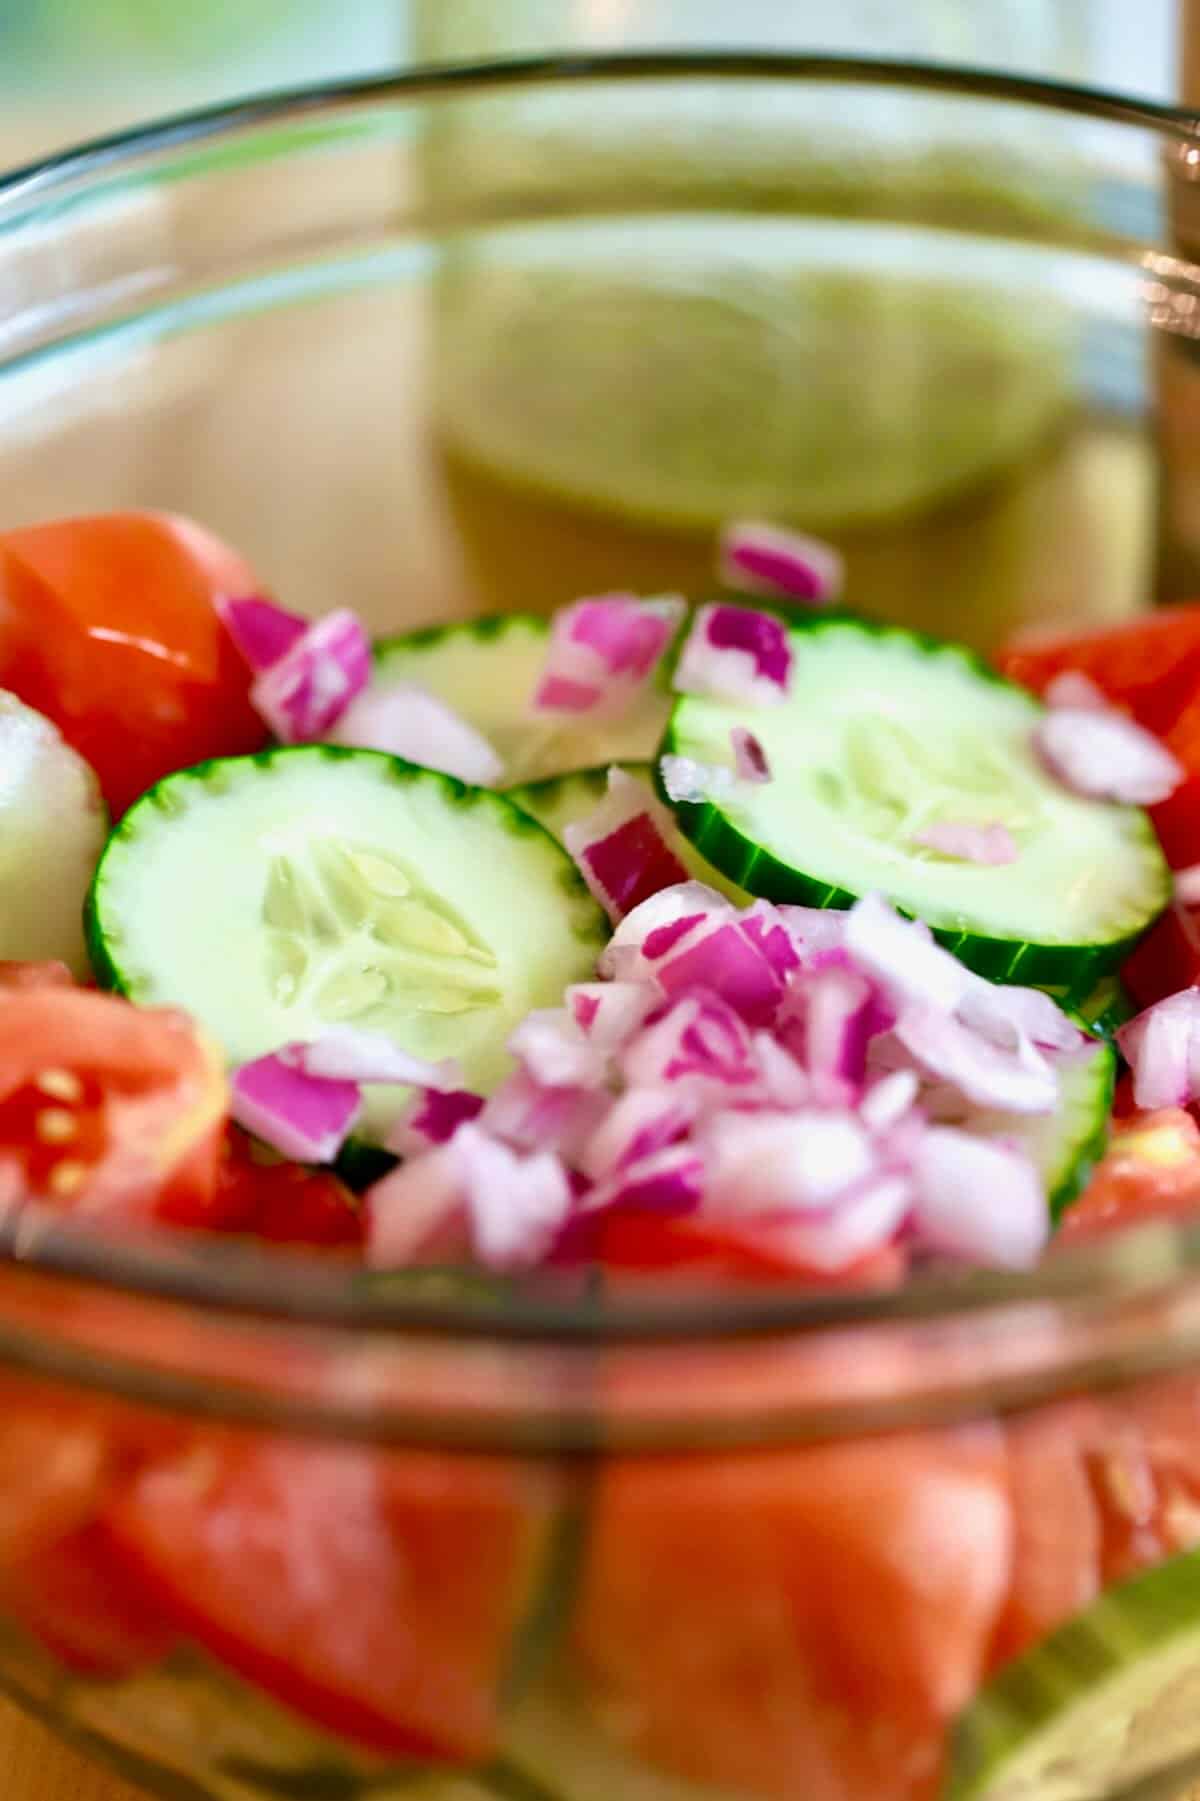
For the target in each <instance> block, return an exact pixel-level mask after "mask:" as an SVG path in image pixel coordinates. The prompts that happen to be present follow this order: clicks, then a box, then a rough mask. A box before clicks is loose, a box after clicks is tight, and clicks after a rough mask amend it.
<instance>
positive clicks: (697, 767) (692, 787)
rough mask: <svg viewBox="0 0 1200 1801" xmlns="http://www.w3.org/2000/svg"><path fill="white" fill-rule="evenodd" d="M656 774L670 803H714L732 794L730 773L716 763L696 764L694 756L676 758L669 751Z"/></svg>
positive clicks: (660, 761)
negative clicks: (720, 797)
mask: <svg viewBox="0 0 1200 1801" xmlns="http://www.w3.org/2000/svg"><path fill="white" fill-rule="evenodd" d="M658 771H659V774H660V775H661V777H662V785H663V787H664V788H665V789H666V791H667V797H668V799H669V800H672V801H674V802H675V804H676V805H678V804H679V803H680V802H681V801H688V802H697V801H706V800H714V799H716V798H717V797H718V796H719V795H722V794H731V793H732V792H733V779H734V777H733V770H732V769H726V768H724V767H722V765H721V764H719V763H698V762H697V761H696V759H695V758H694V757H677V756H675V755H674V754H672V753H671V752H668V753H667V755H666V756H665V757H660V758H659V760H658Z"/></svg>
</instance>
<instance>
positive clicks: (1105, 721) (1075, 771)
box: [1033, 707, 1184, 807]
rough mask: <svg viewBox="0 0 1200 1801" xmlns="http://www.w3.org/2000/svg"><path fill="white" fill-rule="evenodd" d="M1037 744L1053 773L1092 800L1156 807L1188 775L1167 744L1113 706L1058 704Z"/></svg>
mask: <svg viewBox="0 0 1200 1801" xmlns="http://www.w3.org/2000/svg"><path fill="white" fill-rule="evenodd" d="M1033 743H1034V748H1035V750H1036V751H1037V753H1038V756H1039V757H1040V758H1041V760H1042V763H1043V764H1044V765H1045V767H1046V768H1047V769H1048V770H1049V772H1050V774H1051V775H1053V776H1054V777H1055V778H1056V779H1057V780H1058V781H1060V782H1061V783H1062V784H1063V786H1064V787H1065V788H1069V789H1070V790H1071V792H1072V793H1073V794H1080V795H1083V796H1084V797H1085V798H1087V799H1089V800H1109V801H1117V802H1120V803H1122V804H1123V805H1126V806H1136V807H1152V806H1156V805H1157V804H1158V803H1159V802H1160V801H1164V800H1166V799H1167V797H1168V796H1169V795H1171V794H1173V793H1174V792H1175V790H1176V788H1177V787H1178V786H1179V784H1180V782H1181V781H1182V780H1183V778H1184V770H1183V767H1182V765H1181V764H1180V763H1179V762H1177V760H1176V759H1175V758H1174V757H1173V756H1172V755H1171V753H1170V751H1169V750H1168V749H1167V747H1166V745H1165V744H1162V743H1160V741H1159V740H1158V739H1157V738H1155V737H1153V736H1152V734H1151V733H1150V732H1147V731H1145V730H1143V728H1142V727H1141V726H1140V725H1137V724H1136V723H1135V722H1134V721H1133V720H1132V719H1127V718H1126V717H1125V715H1124V714H1123V713H1118V712H1117V711H1116V710H1115V709H1113V708H1107V709H1105V710H1104V711H1103V712H1101V711H1100V710H1098V709H1097V710H1092V709H1091V708H1085V707H1058V708H1055V709H1054V710H1053V711H1051V712H1049V713H1047V714H1046V715H1045V716H1044V718H1042V719H1040V720H1039V721H1038V723H1037V725H1036V726H1035V727H1034V731H1033Z"/></svg>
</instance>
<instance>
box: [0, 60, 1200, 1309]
mask: <svg viewBox="0 0 1200 1801" xmlns="http://www.w3.org/2000/svg"><path fill="white" fill-rule="evenodd" d="M712 79H749V80H763V81H772V80H773V81H782V80H786V81H797V82H800V81H803V82H812V83H816V82H844V83H846V84H860V85H870V86H877V87H897V88H904V89H908V90H911V91H914V92H925V93H928V94H941V95H947V94H948V95H957V96H962V97H965V98H971V97H974V98H980V99H990V100H995V101H1000V102H1008V103H1011V104H1014V105H1025V106H1031V107H1036V108H1040V109H1043V110H1046V111H1051V112H1061V113H1067V114H1071V115H1075V116H1079V117H1083V118H1088V119H1093V120H1099V121H1102V122H1109V123H1112V124H1116V125H1121V126H1129V127H1140V128H1143V129H1148V130H1151V131H1154V132H1156V133H1158V134H1159V135H1161V136H1163V137H1164V138H1166V139H1168V140H1170V141H1173V142H1176V143H1180V144H1183V145H1189V146H1195V145H1197V144H1200V113H1197V112H1193V111H1190V110H1187V109H1183V108H1177V107H1173V106H1169V105H1166V104H1161V103H1158V102H1152V101H1147V100H1141V99H1137V98H1134V97H1131V96H1126V95H1123V94H1120V93H1117V92H1113V91H1109V90H1104V89H1097V88H1090V87H1086V86H1082V85H1075V84H1068V83H1061V82H1054V81H1043V80H1037V79H1032V78H1026V77H1017V76H1009V75H1003V74H999V73H995V72H992V71H989V70H985V69H976V68H969V67H952V66H946V65H940V64H929V63H920V62H914V61H909V60H894V59H882V58H880V59H864V58H857V57H841V56H831V55H824V54H821V55H815V54H814V55H808V54H803V53H786V54H785V53H777V52H769V51H757V50H741V49H737V48H730V49H727V50H721V51H694V52H666V51H662V52H659V51H637V52H611V53H604V54H596V55H588V56H551V55H548V56H533V57H521V58H514V59H511V60H507V61H504V62H486V63H477V64H454V65H439V66H426V67H418V68H411V69H401V70H396V71H394V72H392V73H390V74H386V75H383V76H374V77H369V78H363V79H359V80H350V81H342V82H337V83H328V84H322V83H319V84H315V85H312V86H308V87H303V88H296V89H284V90H277V91H271V92H266V93H260V94H255V95H251V96H249V97H247V98H245V99H242V100H238V101H234V102H230V103H224V104H221V105H218V106H214V107H208V108H204V109H201V110H198V111H195V112H191V113H186V114H182V115H176V116H173V117H170V118H166V119H163V120H159V121H155V122H151V123H149V124H146V125H142V126H138V127H135V128H133V129H131V130H127V131H122V132H119V133H115V134H112V135H110V136H107V137H103V138H98V139H94V140H91V141H89V142H85V143H83V144H80V145H77V146H72V147H70V148H68V149H65V150H63V151H61V152H58V153H56V154H55V155H52V156H50V157H46V158H43V159H41V160H39V161H37V162H35V163H32V164H29V165H26V166H24V167H21V168H17V169H15V170H13V171H12V172H10V173H9V174H7V175H0V231H4V230H5V229H10V228H11V227H12V226H13V225H14V224H15V223H16V222H18V221H21V220H26V219H28V218H29V217H30V216H31V214H32V215H33V216H36V213H37V210H38V207H39V206H40V205H41V204H42V203H45V204H47V205H49V206H53V205H55V204H56V203H57V202H58V201H60V200H61V199H63V198H66V197H68V196H69V194H70V191H71V189H72V188H73V187H74V186H75V185H76V184H83V186H84V187H85V188H86V184H87V183H89V182H90V181H91V180H92V179H93V178H95V177H97V176H104V177H106V178H112V177H113V176H119V175H120V173H121V172H122V170H123V169H128V170H129V171H130V172H132V171H133V168H134V166H135V165H136V164H137V162H138V161H139V159H142V158H144V157H147V156H153V155H156V154H158V153H163V152H169V151H173V150H180V149H188V148H191V147H194V146H196V145H201V144H208V143H212V142H214V141H218V140H222V139H227V138H233V137H236V136H238V135H240V134H243V133H247V132H253V131H255V130H258V129H264V128H268V127H275V126H278V125H280V124H286V123H289V122H300V121H304V120H306V119H310V118H311V119H313V120H314V123H315V124H316V123H317V122H323V124H322V125H321V130H322V131H323V132H325V133H330V134H332V131H333V122H334V121H335V120H336V118H337V116H338V115H339V114H342V113H344V112H346V111H352V110H355V109H359V108H372V107H374V106H377V105H382V104H397V103H398V104H401V105H404V104H407V103H410V102H414V103H415V102H419V101H421V100H426V99H438V98H444V99H447V100H450V99H463V98H467V97H470V96H474V95H479V96H483V95H486V94H488V93H490V92H493V91H501V90H504V89H510V88H550V89H553V88H556V87H564V86H568V85H572V84H580V83H598V82H629V83H637V82H654V81H681V82H686V81H694V80H712ZM290 148H294V146H293V145H291V144H290V143H289V144H288V145H285V146H284V147H283V148H282V150H281V154H286V153H287V150H288V149H290ZM0 1262H2V1263H3V1264H6V1265H8V1266H10V1267H11V1266H14V1265H15V1266H18V1267H20V1268H22V1269H23V1270H25V1271H28V1272H31V1273H32V1272H35V1271H41V1272H44V1273H45V1274H47V1275H49V1276H53V1277H59V1278H67V1279H69V1280H71V1281H73V1282H77V1283H82V1284H86V1285H91V1286H93V1287H95V1288H97V1289H108V1290H110V1291H111V1290H117V1291H121V1292H124V1293H129V1294H134V1295H142V1296H145V1297H147V1298H155V1299H165V1300H171V1301H176V1302H182V1303H186V1304H194V1305H197V1306H202V1307H204V1308H206V1309H211V1310H215V1311H218V1312H223V1313H234V1314H239V1315H247V1316H252V1317H254V1318H257V1319H262V1320H270V1321H288V1322H296V1323H301V1322H303V1323H315V1324H320V1325H329V1326H343V1327H349V1326H353V1327H354V1328H356V1329H361V1330H364V1331H371V1332H379V1331H382V1332H420V1333H423V1334H435V1335H439V1334H440V1335H445V1336H452V1337H455V1338H467V1339H488V1338H491V1339H501V1340H508V1341H534V1342H549V1341H557V1340H562V1339H569V1340H572V1341H578V1342H583V1343H592V1344H602V1343H625V1342H629V1341H641V1342H647V1341H659V1342H665V1341H672V1340H686V1341H688V1342H701V1341H711V1340H721V1339H724V1340H728V1339H731V1338H736V1337H747V1336H749V1337H754V1336H759V1335H764V1334H765V1335H771V1334H776V1333H779V1332H784V1331H787V1332H803V1331H812V1330H818V1329H821V1328H825V1327H829V1326H835V1325H836V1326H846V1325H852V1324H861V1325H866V1324H869V1323H871V1322H886V1321H898V1320H914V1321H915V1320H929V1319H938V1318H947V1317H951V1318H959V1317H962V1316H965V1315H971V1314H975V1315H979V1314H984V1313H988V1312H994V1311H995V1310H998V1309H1001V1310H1002V1309H1007V1308H1010V1307H1011V1306H1013V1305H1014V1304H1017V1303H1028V1302H1042V1301H1049V1302H1053V1301H1069V1300H1071V1299H1076V1300H1078V1299H1082V1298H1085V1297H1086V1298H1087V1299H1088V1300H1089V1301H1092V1302H1096V1301H1104V1300H1108V1301H1114V1300H1116V1299H1118V1298H1121V1299H1126V1298H1129V1297H1133V1296H1137V1295H1139V1294H1143V1293H1147V1292H1150V1291H1152V1290H1161V1289H1162V1287H1163V1285H1164V1284H1167V1283H1169V1282H1171V1281H1172V1280H1178V1279H1179V1278H1181V1277H1183V1276H1185V1275H1187V1274H1189V1273H1190V1272H1191V1271H1192V1270H1193V1269H1194V1268H1195V1266H1196V1265H1197V1263H1200V1220H1198V1221H1197V1223H1196V1224H1195V1225H1194V1226H1188V1227H1183V1226H1171V1227H1166V1226H1152V1227H1146V1228H1142V1229H1139V1230H1136V1231H1128V1232H1126V1233H1124V1234H1121V1235H1119V1236H1117V1237H1114V1238H1113V1239H1112V1240H1110V1241H1108V1242H1107V1243H1105V1244H1104V1245H1102V1246H1095V1247H1086V1248H1078V1249H1071V1250H1069V1251H1065V1252H1058V1253H1056V1254H1055V1255H1054V1256H1053V1257H1052V1258H1051V1259H1049V1260H1048V1262H1046V1263H1045V1264H1043V1265H1042V1266H1041V1267H1040V1268H1039V1269H1038V1270H1037V1271H1036V1272H1034V1273H1032V1274H1020V1275H1008V1274H999V1275H998V1274H995V1273H992V1272H971V1273H969V1274H966V1275H963V1276H961V1277H955V1278H953V1279H948V1278H946V1277H945V1276H944V1275H943V1276H941V1277H933V1276H930V1277H922V1278H917V1279H915V1280H913V1281H912V1282H910V1283H909V1284H908V1285H907V1286H906V1287H904V1288H903V1289H901V1290H899V1291H896V1292H894V1293H885V1294H869V1293H860V1294H855V1293H839V1294H824V1295H822V1294H812V1293H804V1294H796V1293H791V1294H788V1293H782V1292H776V1293H774V1294H772V1295H771V1296H770V1297H763V1296H755V1297H753V1298H750V1299H748V1298H746V1297H744V1296H743V1297H735V1296H731V1295H726V1294H715V1293H714V1294H708V1293H706V1294H703V1295H698V1294H692V1295H688V1296H674V1297H662V1298H661V1299H656V1300H655V1301H654V1302H653V1303H650V1302H643V1301H637V1302H634V1301H631V1300H628V1299H618V1300H606V1301H605V1302H604V1303H603V1304H602V1305H601V1304H599V1303H598V1302H596V1301H595V1300H592V1301H581V1300H579V1299H578V1298H575V1299H569V1300H564V1299H563V1298H561V1296H560V1295H556V1294H555V1292H554V1290H553V1284H552V1283H549V1282H548V1283H546V1284H539V1283H537V1282H536V1281H530V1282H529V1283H528V1284H526V1285H525V1286H524V1287H523V1289H522V1290H521V1292H520V1293H519V1294H518V1293H514V1294H509V1295H506V1296H505V1297H504V1299H503V1300H502V1301H501V1300H488V1299H486V1298H484V1299H480V1300H478V1301H473V1302H472V1303H471V1304H470V1305H469V1306H468V1305H464V1304H462V1303H461V1302H455V1301H447V1300H430V1299H419V1298H406V1299H398V1298H396V1297H395V1296H394V1295H388V1294H385V1293H371V1292H369V1290H368V1289H367V1288H366V1287H365V1285H364V1281H363V1273H362V1271H361V1270H355V1271H354V1272H353V1273H351V1272H348V1271H346V1270H344V1269H343V1270H332V1269H330V1268H327V1267H320V1266H319V1265H318V1264H317V1263H316V1260H315V1259H313V1258H306V1257H303V1256H299V1255H295V1254H288V1253H286V1252H283V1251H272V1252H270V1253H268V1252H265V1251H262V1250H257V1249H254V1248H252V1247H243V1246H240V1245H239V1246H236V1247H231V1245H230V1243H229V1241H228V1240H221V1239H214V1240H213V1241H212V1243H211V1244H209V1243H207V1242H206V1243H203V1244H199V1243H197V1242H196V1241H194V1240H189V1239H185V1238H182V1237H181V1236H180V1235H179V1234H177V1233H173V1232H167V1231H165V1230H163V1231H157V1232H154V1231H147V1232H146V1233H145V1234H143V1235H141V1236H139V1237H137V1238H129V1237H125V1236H122V1237H121V1238H119V1239H118V1238H114V1236H113V1235H112V1234H111V1233H103V1232H100V1231H97V1230H95V1229H94V1228H86V1227H82V1226H79V1225H71V1224H67V1223H64V1222H63V1221H62V1220H61V1219H55V1218H47V1217H44V1216H42V1215H40V1214H39V1212H38V1210H37V1209H34V1208H31V1209H28V1210H19V1211H17V1212H14V1213H13V1214H10V1216H9V1217H8V1218H7V1219H4V1220H0ZM0 1314H2V1296H0Z"/></svg>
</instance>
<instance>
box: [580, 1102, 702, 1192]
mask: <svg viewBox="0 0 1200 1801" xmlns="http://www.w3.org/2000/svg"><path fill="white" fill-rule="evenodd" d="M696 1113H697V1103H696V1101H695V1100H694V1099H693V1098H691V1097H690V1096H688V1095H686V1094H681V1093H680V1092H679V1091H678V1089H675V1090H668V1089H663V1088H627V1089H626V1091H625V1093H624V1094H623V1095H621V1096H620V1098H619V1099H617V1100H615V1101H614V1102H613V1104H612V1106H611V1107H610V1108H609V1110H608V1112H607V1113H606V1114H605V1116H604V1118H603V1119H602V1120H601V1121H600V1124H599V1125H598V1126H597V1127H596V1130H595V1131H594V1132H593V1133H592V1135H591V1137H590V1138H589V1139H588V1141H587V1143H586V1144H585V1145H584V1147H583V1149H582V1150H581V1151H580V1153H579V1167H580V1169H581V1170H582V1171H583V1173H584V1174H585V1175H586V1176H590V1177H591V1179H592V1180H593V1181H595V1182H599V1181H601V1180H602V1179H604V1178H605V1177H607V1176H610V1175H612V1174H613V1172H614V1171H616V1170H621V1169H624V1168H625V1167H626V1166H627V1165H628V1164H631V1163H640V1162H641V1161H642V1160H643V1159H644V1158H646V1157H652V1156H654V1154H655V1153H656V1152H658V1151H661V1150H665V1149H666V1147H667V1146H668V1145H670V1144H675V1143H676V1142H677V1141H678V1140H679V1139H680V1138H682V1137H684V1136H685V1134H686V1133H687V1132H688V1131H689V1129H690V1128H691V1126H692V1123H693V1121H694V1120H695V1118H696Z"/></svg>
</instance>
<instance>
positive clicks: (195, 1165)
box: [0, 985, 226, 1225]
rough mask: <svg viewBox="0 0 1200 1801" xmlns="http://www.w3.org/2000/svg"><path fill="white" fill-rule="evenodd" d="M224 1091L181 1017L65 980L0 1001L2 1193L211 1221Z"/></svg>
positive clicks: (216, 1057)
mask: <svg viewBox="0 0 1200 1801" xmlns="http://www.w3.org/2000/svg"><path fill="white" fill-rule="evenodd" d="M225 1099H226V1085H225V1076H224V1071H223V1068H222V1061H221V1057H220V1054H219V1052H218V1051H217V1050H216V1048H215V1046H213V1045H211V1044H209V1042H208V1041H207V1040H206V1039H204V1038H203V1037H202V1036H201V1035H200V1033H199V1032H198V1031H197V1029H196V1028H195V1027H194V1026H193V1024H192V1023H191V1021H190V1020H187V1019H185V1018H184V1017H183V1015H182V1014H179V1013H173V1012H168V1011H165V1010H164V1011H159V1010H148V1009H142V1008H140V1007H133V1006H131V1005H130V1004H129V1002H128V1001H124V1000H120V999H118V998H117V997H116V996H113V995H106V994H96V993H92V992H91V991H89V990H87V989H82V988H63V987H59V986H56V985H51V986H49V987H33V988H24V989H19V990H10V991H9V992H8V993H6V994H4V995H3V997H2V998H0V1198H3V1199H4V1200H5V1201H6V1202H8V1203H9V1204H16V1203H19V1202H20V1201H21V1200H22V1199H25V1198H28V1197H30V1196H33V1197H36V1198H37V1199H39V1200H42V1201H45V1202H48V1203H50V1204H51V1205H54V1206H57V1207H62V1208H66V1209H70V1208H73V1207H76V1206H79V1205H81V1204H82V1205H85V1206H86V1208H87V1210H88V1212H89V1213H90V1214H103V1215H104V1216H105V1217H106V1218H107V1219H109V1220H116V1219H121V1220H146V1219H150V1218H159V1219H163V1220H171V1221H174V1222H175V1223H176V1224H181V1225H188V1224H199V1223H202V1221H203V1219H204V1218H205V1217H206V1215H207V1212H208V1210H209V1208H210V1207H211V1205H212V1199H213V1191H214V1187H215V1183H216V1175H217V1165H218V1159H219V1156H220V1149H221V1132H222V1127H223V1125H224V1113H225Z"/></svg>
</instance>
